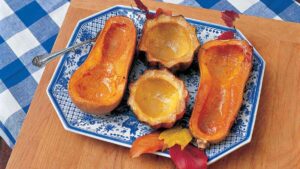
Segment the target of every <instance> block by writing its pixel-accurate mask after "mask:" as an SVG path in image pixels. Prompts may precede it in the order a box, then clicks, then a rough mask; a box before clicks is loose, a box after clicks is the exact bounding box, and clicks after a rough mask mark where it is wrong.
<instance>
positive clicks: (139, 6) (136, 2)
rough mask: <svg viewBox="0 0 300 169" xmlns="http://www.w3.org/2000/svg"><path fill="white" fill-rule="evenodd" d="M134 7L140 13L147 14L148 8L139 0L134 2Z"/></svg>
mask: <svg viewBox="0 0 300 169" xmlns="http://www.w3.org/2000/svg"><path fill="white" fill-rule="evenodd" d="M134 2H135V4H136V7H137V8H139V9H140V10H142V11H145V12H149V9H148V7H147V6H146V5H145V4H144V3H143V2H142V1H141V0H134Z"/></svg>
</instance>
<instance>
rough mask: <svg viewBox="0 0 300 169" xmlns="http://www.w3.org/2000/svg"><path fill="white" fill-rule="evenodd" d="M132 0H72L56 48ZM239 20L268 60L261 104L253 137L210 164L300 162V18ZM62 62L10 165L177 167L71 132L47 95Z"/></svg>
mask: <svg viewBox="0 0 300 169" xmlns="http://www.w3.org/2000/svg"><path fill="white" fill-rule="evenodd" d="M144 1H145V0H144ZM131 3H132V2H131V1H128V0H122V1H121V0H119V1H112V0H110V1H106V0H103V1H95V0H74V1H72V2H71V5H70V8H69V11H68V13H67V16H66V18H65V21H64V23H63V26H62V28H61V31H60V33H59V36H58V38H57V40H56V43H55V45H54V48H53V51H56V50H59V49H62V48H64V47H65V46H66V44H67V42H68V40H69V37H70V35H71V33H72V31H73V29H74V27H75V25H76V23H77V21H78V20H79V19H81V18H84V17H87V16H89V15H91V14H93V13H95V12H98V11H100V10H103V9H106V8H108V7H110V6H113V5H116V4H124V5H130V4H131ZM147 6H148V7H149V8H150V9H156V8H158V7H162V8H165V9H171V10H172V11H173V12H174V13H175V14H183V15H184V16H187V17H190V18H195V19H200V20H204V21H208V22H215V23H218V24H223V21H222V20H221V18H220V12H218V11H212V10H206V9H201V8H191V7H184V6H176V5H172V4H165V3H157V2H153V1H148V2H147ZM236 27H237V28H239V29H240V30H241V31H242V32H243V34H244V35H245V36H246V37H247V38H248V39H249V40H250V41H251V43H252V44H253V45H254V46H255V48H256V49H257V50H258V51H259V53H260V54H261V55H262V56H263V58H264V59H265V60H266V63H267V64H266V71H265V77H264V83H263V88H262V93H261V99H260V105H259V108H258V113H257V118H256V124H255V128H254V133H253V137H252V141H251V143H250V144H248V145H246V146H244V147H242V148H240V149H239V150H237V151H234V152H233V153H231V154H229V155H228V156H226V157H225V158H223V159H221V160H220V161H218V162H216V163H214V164H212V165H211V166H209V168H220V169H221V168H222V169H224V168H228V169H229V168H230V169H235V168H236V169H246V168H247V169H255V168H259V169H260V168H272V169H276V168H280V169H281V168H285V169H287V168H291V169H294V168H300V141H299V140H300V103H299V102H300V24H296V23H288V22H281V21H275V20H270V19H263V18H257V17H252V16H241V17H240V19H239V20H238V21H237V25H236ZM57 62H58V59H56V60H55V61H53V62H52V63H51V64H49V65H48V66H47V67H46V70H45V72H44V74H43V77H42V79H41V82H40V84H39V86H38V89H37V92H36V93H35V96H34V99H33V102H32V104H31V107H30V109H29V112H28V115H27V118H26V120H25V122H24V125H23V127H22V129H21V133H20V135H19V138H18V140H17V144H16V146H15V148H14V150H13V152H12V155H11V157H10V160H9V162H8V166H7V168H9V169H19V168H24V169H25V168H26V169H29V168H47V169H49V168H55V169H57V168H72V169H73V168H83V169H89V168H98V169H99V168H100V169H111V168H115V169H140V168H143V169H153V168H175V167H174V165H173V164H172V162H171V160H170V159H168V158H164V157H159V156H155V155H144V156H142V157H140V158H137V159H131V158H130V157H129V151H128V150H129V149H128V148H124V147H120V146H117V145H114V144H110V143H106V142H103V141H99V140H95V139H92V138H88V137H85V136H81V135H77V134H73V133H70V132H68V131H65V130H64V129H63V126H62V124H61V123H60V121H59V119H58V117H57V115H56V113H55V111H54V108H53V107H52V105H51V103H50V101H49V99H48V97H47V95H46V87H47V85H48V83H49V80H50V78H51V76H52V74H53V71H54V69H55V67H56V65H57Z"/></svg>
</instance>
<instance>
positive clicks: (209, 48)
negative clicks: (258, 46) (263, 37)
mask: <svg viewBox="0 0 300 169" xmlns="http://www.w3.org/2000/svg"><path fill="white" fill-rule="evenodd" d="M198 60H199V66H200V73H201V75H200V77H201V79H200V84H199V88H198V92H197V95H196V100H195V105H194V108H193V112H192V116H191V118H190V131H191V133H192V134H193V136H194V137H195V138H196V139H197V142H198V146H199V147H200V148H205V147H207V146H208V144H209V143H217V142H220V141H221V140H223V139H224V138H225V137H226V136H227V135H228V133H229V131H230V128H231V126H232V124H233V122H234V120H235V118H236V116H237V114H238V111H239V109H240V106H241V104H242V100H243V91H244V87H245V84H246V81H247V79H248V76H249V74H250V71H251V67H252V47H251V46H250V45H249V44H248V43H247V42H246V41H242V40H234V39H232V40H212V41H209V42H207V43H205V44H204V45H203V46H202V48H201V49H200V51H199V55H198Z"/></svg>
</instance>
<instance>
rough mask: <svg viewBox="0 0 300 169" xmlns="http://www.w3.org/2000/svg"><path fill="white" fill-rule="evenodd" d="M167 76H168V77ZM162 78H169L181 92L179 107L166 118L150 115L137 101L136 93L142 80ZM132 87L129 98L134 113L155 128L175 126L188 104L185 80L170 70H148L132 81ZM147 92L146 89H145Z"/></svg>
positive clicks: (130, 87)
mask: <svg viewBox="0 0 300 169" xmlns="http://www.w3.org/2000/svg"><path fill="white" fill-rule="evenodd" d="M166 76H167V77H166ZM153 77H156V78H161V79H168V81H169V82H171V83H173V84H175V83H176V88H177V90H178V91H179V93H180V97H179V102H178V103H177V105H178V107H177V109H176V110H174V111H173V112H172V114H171V113H170V115H169V116H168V117H167V118H166V117H165V118H161V117H159V118H155V119H154V118H152V117H148V115H146V114H145V113H144V112H143V111H142V109H141V108H140V107H139V106H138V103H137V101H136V93H137V90H138V89H137V88H138V85H140V84H141V83H142V82H144V81H145V80H146V79H147V78H153ZM129 89H130V96H129V98H128V105H129V106H130V107H131V109H132V111H133V113H134V114H135V115H136V116H137V118H138V119H139V120H140V121H142V122H144V123H147V124H148V125H150V126H151V127H152V128H154V129H158V128H171V127H173V125H174V123H175V122H176V121H177V120H179V119H181V118H182V117H183V115H184V113H185V111H186V105H187V102H188V99H189V95H188V91H187V89H186V87H185V85H184V82H183V81H182V80H180V79H178V78H177V77H176V76H174V75H173V74H171V73H170V72H169V71H168V70H166V69H163V70H146V71H145V72H144V74H143V75H142V76H141V77H139V79H138V80H137V81H136V82H134V83H131V84H130V86H129ZM145 92H146V91H145Z"/></svg>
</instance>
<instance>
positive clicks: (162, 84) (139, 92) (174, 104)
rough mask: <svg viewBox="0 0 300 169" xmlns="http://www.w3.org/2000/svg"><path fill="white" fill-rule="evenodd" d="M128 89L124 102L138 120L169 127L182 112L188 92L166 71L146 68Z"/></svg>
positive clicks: (155, 126)
mask: <svg viewBox="0 0 300 169" xmlns="http://www.w3.org/2000/svg"><path fill="white" fill-rule="evenodd" d="M129 88H130V96H129V99H128V104H129V105H130V107H131V109H132V110H133V112H134V114H135V115H136V116H137V117H138V119H139V120H140V121H142V122H145V123H147V124H149V125H150V126H152V127H153V128H160V127H163V128H170V127H172V126H173V124H174V123H175V122H176V120H178V119H180V118H182V116H183V115H184V113H185V108H186V102H187V99H188V91H187V90H186V88H185V86H184V83H183V81H182V80H180V79H178V78H176V77H175V76H174V75H173V74H172V73H170V72H169V71H167V70H147V71H146V72H145V73H144V74H143V75H142V76H140V77H139V79H138V80H137V81H136V82H135V83H133V84H131V85H130V87H129Z"/></svg>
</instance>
